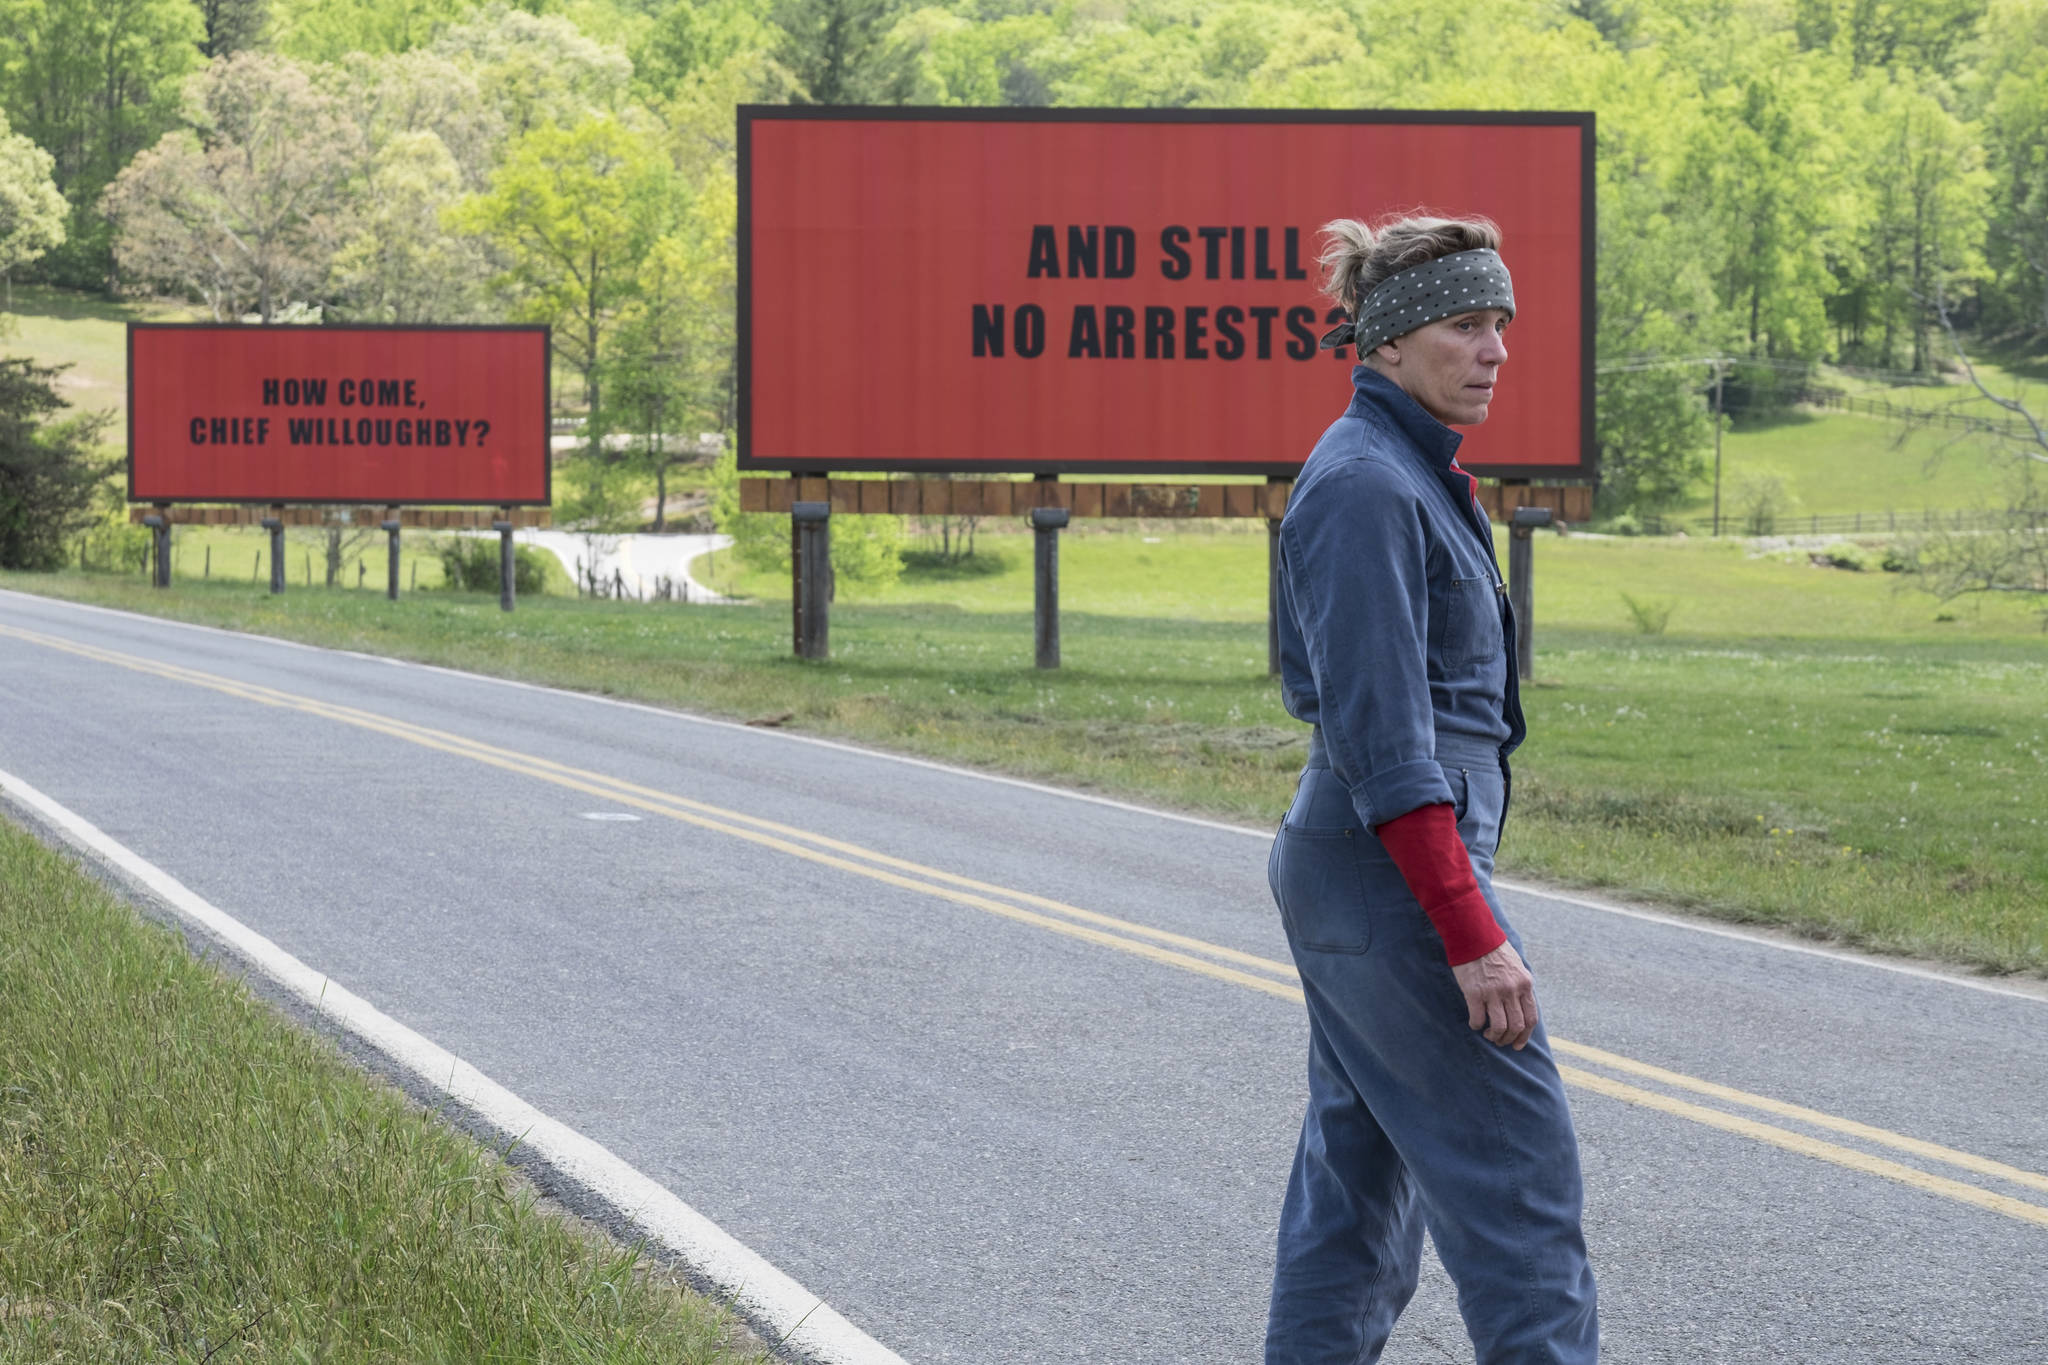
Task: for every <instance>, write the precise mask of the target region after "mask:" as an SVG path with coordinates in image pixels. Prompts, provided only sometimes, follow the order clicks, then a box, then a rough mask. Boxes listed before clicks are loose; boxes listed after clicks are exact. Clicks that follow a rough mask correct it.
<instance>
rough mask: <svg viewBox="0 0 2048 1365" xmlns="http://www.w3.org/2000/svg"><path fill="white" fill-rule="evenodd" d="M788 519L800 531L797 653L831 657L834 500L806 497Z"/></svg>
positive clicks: (792, 507) (790, 512)
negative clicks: (832, 502)
mask: <svg viewBox="0 0 2048 1365" xmlns="http://www.w3.org/2000/svg"><path fill="white" fill-rule="evenodd" d="M819 482H821V483H822V482H824V481H823V480H822V479H821V480H819ZM789 519H790V523H791V524H792V525H793V526H794V527H795V528H796V535H797V556H796V557H797V565H798V573H797V583H796V623H797V639H796V655H797V657H798V658H799V659H824V658H829V657H831V614H830V610H829V607H828V602H829V599H830V596H831V591H832V504H831V503H829V502H826V501H824V500H823V499H819V500H817V501H810V500H808V499H807V500H805V501H803V502H799V503H796V504H794V505H793V506H791V508H790V509H789Z"/></svg>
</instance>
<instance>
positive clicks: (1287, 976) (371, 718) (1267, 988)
mask: <svg viewBox="0 0 2048 1365" xmlns="http://www.w3.org/2000/svg"><path fill="white" fill-rule="evenodd" d="M0 636H8V637H12V638H14V639H18V640H23V641H26V642H28V643H31V644H36V645H41V646H43V647H45V648H48V649H54V650H61V651H63V652H65V653H67V654H73V655H77V656H79V657H81V658H86V659H91V660H94V661H95V662H98V663H105V664H111V665H113V666H115V667H117V668H123V669H128V670H130V671H133V672H137V673H146V674H150V675H152V676H155V677H159V678H164V679H167V680H169V681H172V682H178V683H184V684H187V685H189V686H193V687H202V688H206V689H208V690H210V691H214V692H219V693H222V694H224V695H226V696H231V697H236V698H239V699H241V700H244V701H250V702H255V703H257V704H259V705H263V706H271V707H277V708H280V709H284V710H290V711H297V712H301V713H303V714H306V715H310V716H317V717H320V718H321V719H324V720H330V721H334V722H337V723H339V724H343V725H351V726H355V727H357V728H359V729H363V730H369V731H373V732H375V733H377V734H382V735H388V736H390V737H391V738H394V739H399V740H403V741H405V742H406V743H409V744H416V745H419V746H421V747H422V748H427V749H432V750H435V751H438V752H441V753H446V754H451V755H454V756H456V757H459V758H466V759H469V760H471V761H473V762H477V763H483V764H487V765H489V766H491V767H494V768H499V769H502V770H503V771H506V772H511V773H517V774H519V775H521V776H523V777H530V778H534V779H536V780H538V781H542V782H548V783H552V784H553V785H555V786H558V787H562V788H566V789H567V790H570V791H575V792H581V793H583V794H585V795H588V796H594V797H597V798H599V799H601V800H605V801H610V802H614V803H616V804H619V805H623V806H629V807H632V808H634V809H637V810H642V811H646V812H648V813H649V814H652V815H658V816H661V817H663V818H665V819H670V820H675V821H679V822H681V823H683V824H687V825H694V826H696V827H698V828H700V829H706V830H711V831H714V832H716V833H719V834H724V835H728V836H730V837H732V838H735V839H743V840H745V841H747V842H749V843H752V844H757V845H759V846H760V847H762V848H767V849H772V850H774V851H775V852H777V853H782V854H787V855H788V856H790V857H793V858H801V859H803V860H805V861H807V862H812V863H817V864H819V865H821V866H825V867H830V868H833V869H835V870H837V871H840V872H845V873H848V874H850V875H853V876H859V877H865V878H868V879H870V880H872V881H877V882H881V883H883V884H885V885H888V886H893V887H897V888H899V889H901V890H904V891H910V892H915V893H917V894H920V895H926V896H932V897H936V898H938V899H940V900H945V901H950V902H952V903H953V904H955V905H961V906H966V907H968V908H970V909H974V910H980V911H983V912H985V913H987V914H991V915H997V916H1000V917H1002V918H1004V919H1008V920H1014V921H1016V922H1017V923H1020V924H1028V925H1031V926H1032V927H1033V928H1037V929H1043V930H1046V931H1047V932H1050V933H1055V934H1062V935H1065V936H1066V937H1068V938H1074V939H1079V940H1081V941H1082V942H1085V943H1090V944H1093V945H1095V946H1097V947H1101V948H1108V949H1111V950H1113V951H1116V952H1121V953H1129V954H1131V955H1132V956H1135V957H1141V958H1144V959H1146V960H1148V961H1151V962H1154V963H1158V964H1159V965H1161V966H1166V967H1173V968H1177V969H1179V970H1182V971H1187V972H1193V973H1196V974H1198V975H1201V976H1206V977H1209V978H1211V979H1213V980H1216V981H1222V982H1227V983H1228V984H1230V985H1233V986H1239V987H1243V988H1245V989H1248V990H1254V991H1259V992H1261V993H1263V994H1266V995H1271V996H1276V997H1278V998H1280V999H1283V1000H1289V1001H1293V1002H1296V1003H1300V1002H1301V1000H1302V993H1301V983H1300V978H1299V977H1298V976H1297V975H1296V973H1295V970H1294V967H1293V966H1292V964H1290V963H1286V962H1280V961H1277V960H1275V959H1272V958H1266V957H1260V956H1258V955H1257V954H1254V953H1246V952H1240V951H1239V950H1237V949H1235V948H1228V947H1225V946H1223V945H1221V944H1216V943H1210V942H1207V941H1205V940H1203V939H1199V938H1193V937H1190V936H1188V935H1185V934H1177V933H1173V932H1171V931H1169V930H1165V929H1157V928H1153V927H1152V926H1150V925H1145V924H1138V923H1135V922H1133V921H1130V920H1125V919H1119V918H1117V917H1116V916H1113V915H1105V914H1101V913H1099V912H1097V911H1093V910H1088V909H1085V908H1083V907H1081V906H1077V905H1069V904H1067V903H1066V902H1064V901H1059V900H1054V899H1052V898H1050V897H1046V896H1040V895H1035V894H1033V893H1031V892H1028V891H1017V890H1013V889H1011V888H1008V887H1003V886H997V885H993V884H991V883H988V882H983V881H977V880H976V879H974V878H972V877H963V876H960V875H959V874H957V873H952V872H947V871H945V870H943V869H941V868H935V867H929V866H926V865H924V864H922V863H917V862H912V861H910V860H908V859H904V858H897V857H893V856H891V855H889V854H886V853H881V852H878V851H876V850H874V849H868V848H863V847H861V846H860V845H858V844H852V843H847V842H846V841H844V840H840V839H834V838H831V837H829V836H827V835H823V834H819V833H816V832H814V831H811V830H806V829H800V828H797V827H796V826H793V825H787V824H783V823H781V822H779V821H775V820H767V819H763V818H761V817H760V816H755V815H748V814H745V813H744V812H741V811H735V810H728V809H725V808H723V807H720V806H714V805H710V804H708V803H706V802H702V801H696V800H692V799H691V798H689V797H686V796H678V795H676V794H674V793H672V792H664V791H660V790H657V789H655V788H651V787H643V786H640V785H638V784H636V783H632V782H627V781H624V780H622V779H620V778H616V777H610V776H607V775H606V774H603V773H596V772H591V771H589V770H587V769H583V768H576V767H572V766H570V765H568V764H563V763H556V762H554V761H553V760H551V759H546V758H541V757H538V756H536V755H533V754H527V753H521V752H519V751H517V750H513V749H505V748H500V747H498V746H496V745H492V744H485V743H483V742H482V741H480V740H475V739H470V738H468V737H466V736H463V735H457V734H452V733H450V732H448V731H446V730H437V729H433V728H431V727H429V726H424V725H415V724H413V723H411V722H409V721H402V720H398V719H396V718H394V717H391V716H385V715H380V714H378V713H376V712H373V711H365V710H361V709H359V708H357V707H353V706H343V705H339V704H337V703H334V702H325V701H320V700H317V699H315V698H312V697H306V696H301V695H298V694H296V693H291V692H282V691H279V690H277V689H276V688H270V687H262V686H259V685H257V684H255V683H247V682H242V681H240V680H238V679H234V678H228V677H223V676H221V675H219V674H214V673H205V672H201V671H200V670H198V669H192V668H184V667H181V666H179V665H176V664H168V663H163V662H161V661H158V660H154V659H146V658H143V657H141V656H139V655H133V654H125V653H121V652H118V651H115V650H110V649H102V648H99V647H97V646H94V645H86V644H81V643H79V642H77V641H75V640H68V639H64V638H62V637H60V636H54V635H46V634H42V633H40V632H36V631H29V630H21V629H18V628H15V627H12V626H0ZM1550 1045H1551V1049H1552V1051H1553V1052H1554V1053H1555V1054H1557V1055H1558V1056H1559V1057H1568V1058H1571V1059H1573V1060H1575V1061H1578V1062H1583V1063H1586V1064H1587V1065H1590V1066H1597V1067H1600V1068H1602V1069H1603V1070H1602V1071H1597V1072H1596V1071H1587V1070H1584V1069H1582V1068H1580V1067H1576V1066H1565V1065H1560V1066H1559V1068H1558V1070H1559V1072H1560V1074H1562V1075H1563V1077H1564V1079H1565V1080H1566V1081H1567V1082H1568V1083H1570V1084H1572V1085H1575V1086H1578V1087H1580V1088H1582V1089H1585V1090H1590V1091H1592V1092H1594V1093H1595V1094H1600V1095H1605V1096H1607V1097H1609V1098H1611V1099H1617V1100H1621V1101H1624V1102H1626V1103H1629V1104H1634V1105H1640V1106H1642V1107H1644V1108H1648V1109H1654V1110H1657V1111H1659V1112H1661V1113H1665V1114H1670V1115H1673V1116H1675V1117H1678V1118H1683V1119H1688V1120H1691V1121H1692V1122H1695V1123H1700V1124H1704V1125H1706V1126H1708V1127H1711V1128H1718V1129H1721V1130H1722V1131H1724V1132H1729V1133H1734V1134H1737V1135H1739V1136H1742V1137H1746V1138H1750V1139H1753V1140H1755V1141H1757V1142H1763V1143H1768V1144H1770V1145H1771V1146H1774V1147H1779V1148H1782V1149H1784V1150H1786V1151H1791V1152H1797V1153H1799V1154H1800V1155H1802V1156H1809V1157H1813V1158H1815V1159H1816V1160H1820V1161H1828V1162H1832V1163H1834V1164H1835V1165H1838V1166H1843V1167H1846V1168H1848V1169H1850V1170H1855V1171H1861V1172H1863V1173H1865V1174H1867V1175H1874V1176H1879V1177H1882V1178H1884V1179H1886V1180H1892V1181H1896V1182H1897V1183H1899V1184H1901V1185H1907V1186H1911V1187H1912V1188H1914V1189H1918V1190H1922V1191H1925V1192H1927V1193H1929V1194H1936V1195H1940V1196H1943V1197H1944V1198H1948V1199H1953V1200H1956V1201H1958V1202H1960V1203H1964V1204H1970V1205H1973V1206H1975V1207H1977V1208H1981V1209H1987V1210H1990V1211H1992V1212H1994V1213H2000V1214H2004V1215H2005V1216H2007V1217H2010V1218H2016V1219H2019V1220H2020V1221H2022V1222H2027V1223H2033V1224H2035V1225H2037V1226H2040V1227H2048V1207H2043V1206H2042V1205H2040V1204H2035V1203H2031V1202H2029V1201H2027V1200H2024V1199H2019V1198H2015V1197H2013V1196H2012V1195H2009V1194H2002V1193H1999V1192H1997V1191H1996V1190H1991V1189H1986V1188H1984V1187H1982V1186H1980V1185H1975V1184H1970V1183H1968V1182H1966V1181H1962V1180H1957V1179H1953V1178H1951V1177H1948V1176H1944V1175H1936V1174H1934V1173H1932V1172H1930V1171H1926V1170H1922V1169H1920V1168H1918V1167H1915V1166H1908V1165H1906V1164H1904V1163H1903V1162H1899V1161H1894V1160H1891V1159H1890V1158H1887V1157H1883V1156H1878V1155H1875V1154H1874V1153H1871V1152H1868V1151H1865V1150H1863V1149H1862V1148H1857V1147H1848V1146H1844V1145H1842V1144H1840V1143H1837V1142H1830V1141H1828V1140H1826V1139H1824V1138H1820V1137H1815V1136H1812V1135H1810V1134H1807V1133H1802V1132H1797V1131H1795V1130H1793V1129H1790V1128H1784V1127H1780V1126H1778V1125H1776V1124H1772V1123H1767V1122H1764V1121H1763V1120H1761V1119H1757V1118H1751V1117H1748V1116H1747V1115H1744V1114H1741V1113H1735V1112H1730V1108H1715V1107H1711V1106H1709V1105H1706V1104H1701V1103H1698V1102H1695V1101H1693V1100H1688V1099H1683V1098H1680V1097H1679V1096H1678V1095H1675V1094H1671V1093H1668V1092H1669V1091H1680V1092H1686V1093H1689V1094H1692V1095H1697V1096H1700V1097H1703V1098H1705V1099H1709V1100H1713V1101H1716V1102H1718V1103H1719V1104H1721V1105H1724V1106H1730V1107H1731V1108H1733V1109H1746V1110H1749V1111H1751V1112H1753V1113H1759V1114H1767V1115H1770V1116H1773V1117H1776V1118H1780V1119H1786V1120H1791V1121H1793V1122H1796V1123H1799V1124H1802V1125H1805V1126H1806V1127H1809V1128H1817V1129H1820V1130H1823V1131H1826V1132H1831V1133H1835V1134H1839V1135H1841V1136H1844V1137H1849V1138H1853V1139H1856V1140H1857V1141H1859V1142H1862V1143H1865V1144H1868V1145H1870V1146H1876V1147H1883V1148H1889V1149H1891V1150H1893V1151H1897V1152H1901V1153H1905V1154H1907V1155H1910V1156H1913V1157H1916V1158H1918V1159H1920V1160H1921V1161H1924V1162H1927V1163H1930V1164H1934V1165H1940V1166H1946V1167H1948V1168H1950V1169H1952V1170H1957V1171H1964V1172H1969V1173H1971V1174H1973V1175H1977V1176H1981V1177H1987V1178H1989V1179H1992V1180H1995V1181H1999V1182H2002V1183H2004V1184H2007V1185H2012V1186H2018V1187H2020V1188H2023V1189H2028V1190H2032V1191H2035V1192H2037V1193H2043V1194H2048V1176H2044V1175H2041V1174H2038V1173H2036V1172H2033V1171H2027V1170H2022V1169H2020V1168H2019V1167H2016V1166H2009V1165H2006V1164H2004V1163H2002V1162H1998V1161H1993V1160H1991V1159H1990V1158H1988V1157H1981V1156H1977V1155H1974V1154H1972V1153H1969V1152H1962V1151H1957V1150H1955V1149H1953V1148H1950V1147H1943V1146H1941V1145H1939V1144H1937V1143H1932V1142H1925V1141H1922V1140H1920V1139H1918V1138H1912V1137H1907V1136H1905V1135H1903V1134H1900V1133H1894V1132H1891V1131H1889V1130H1887V1129H1883V1128H1877V1127H1873V1126H1871V1125H1869V1124H1864V1123H1858V1122H1856V1121H1854V1120H1852V1119H1845V1118H1840V1117H1837V1116H1836V1115H1833V1114H1828V1113H1824V1112H1822V1111H1820V1110H1816V1109H1809V1108H1806V1107H1805V1106H1802V1105H1797V1104H1790V1103H1787V1102H1786V1101H1783V1100H1775V1099H1772V1098H1770V1097H1768V1096H1765V1095H1756V1094H1751V1093H1749V1092H1748V1091H1744V1090H1737V1089H1735V1088H1733V1087H1731V1086H1725V1085H1720V1084H1717V1083H1715V1082H1713V1081H1707V1080H1702V1079H1700V1078H1698V1077H1694V1076H1688V1075H1685V1074H1684V1073H1682V1072H1677V1071H1669V1070H1666V1069H1664V1068H1662V1067H1657V1066H1652V1065H1650V1064H1648V1063H1646V1062H1639V1061H1636V1060H1634V1059H1633V1058H1630V1057H1624V1056H1622V1055H1620V1054H1618V1053H1614V1052H1608V1051H1605V1050H1603V1049H1601V1048H1596V1047H1589V1046H1587V1045H1585V1044H1583V1043H1574V1042H1570V1041H1568V1040H1566V1039H1563V1038H1559V1037H1557V1036H1556V1035H1555V1034H1553V1035H1551V1038H1550ZM1607 1073H1620V1074H1621V1075H1625V1076H1630V1077H1634V1078H1635V1079H1637V1080H1642V1081H1648V1082H1652V1083H1654V1084H1656V1085H1658V1086H1661V1087H1663V1089H1661V1090H1651V1089H1646V1088H1644V1087H1643V1086H1640V1085H1635V1084H1631V1083H1630V1082H1628V1081H1624V1080H1621V1079H1618V1078H1617V1077H1616V1076H1615V1075H1611V1074H1607Z"/></svg>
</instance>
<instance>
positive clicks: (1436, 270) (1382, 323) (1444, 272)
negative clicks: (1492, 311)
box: [1322, 247, 1515, 359]
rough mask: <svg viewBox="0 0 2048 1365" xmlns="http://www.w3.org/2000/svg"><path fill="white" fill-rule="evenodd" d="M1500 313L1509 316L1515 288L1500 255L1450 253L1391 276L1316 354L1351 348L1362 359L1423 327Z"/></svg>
mask: <svg viewBox="0 0 2048 1365" xmlns="http://www.w3.org/2000/svg"><path fill="white" fill-rule="evenodd" d="M1481 308H1501V309H1505V310H1506V311H1507V315H1508V316H1509V317H1513V316H1514V315H1515V286H1514V283H1513V281H1511V280H1509V279H1508V268H1507V266H1506V265H1505V264H1504V263H1502V261H1501V258H1500V253H1498V252H1496V251H1491V250H1489V249H1487V248H1486V247H1477V248H1475V249H1473V250H1471V251H1454V252H1452V253H1451V254H1450V255H1448V256H1439V257H1437V258H1436V259H1435V260H1433V261H1424V262H1423V263H1422V264H1421V265H1415V266H1410V267H1408V269H1406V270H1401V271H1397V272H1395V273H1394V274H1392V275H1389V276H1387V277H1386V278H1385V279H1384V280H1381V281H1380V282H1379V283H1378V284H1377V285H1375V286H1373V291H1372V292H1371V293H1370V294H1367V295H1366V296H1365V298H1364V299H1362V300H1361V301H1360V302H1359V305H1358V316H1357V318H1356V319H1355V320H1353V321H1351V322H1345V323H1340V324H1338V325H1337V326H1336V327H1334V328H1332V329H1331V330H1330V332H1329V333H1328V334H1327V335H1326V336H1324V337H1323V343H1322V349H1324V350H1326V351H1327V350H1331V349H1334V348H1335V347H1338V346H1347V345H1348V346H1356V347H1357V348H1358V354H1359V356H1360V358H1361V359H1362V358H1363V357H1364V356H1365V355H1366V354H1367V353H1368V352H1370V351H1371V350H1372V348H1373V347H1375V346H1379V345H1382V344H1384V343H1386V342H1389V341H1392V340H1393V339H1394V338H1395V337H1398V336H1406V335H1407V334H1408V333H1410V332H1412V331H1414V330H1415V329H1416V328H1417V327H1421V326H1423V325H1425V324H1427V323H1432V322H1437V321H1440V320H1442V319H1444V318H1448V317H1455V316H1457V315H1458V314H1459V313H1471V312H1475V311H1477V310H1478V309H1481Z"/></svg>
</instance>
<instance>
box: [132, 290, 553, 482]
mask: <svg viewBox="0 0 2048 1365" xmlns="http://www.w3.org/2000/svg"><path fill="white" fill-rule="evenodd" d="M548 341H549V337H548V329H547V328H546V327H262V326H247V325H229V324H208V323H197V324H185V323H130V324H129V326H128V497H129V500H130V501H133V502H299V503H306V502H346V503H481V504H489V505H497V506H504V505H522V504H524V505H531V504H546V503H547V502H548V501H549V486H550V485H549V473H550V466H549V459H548V418H549V404H548Z"/></svg>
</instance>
